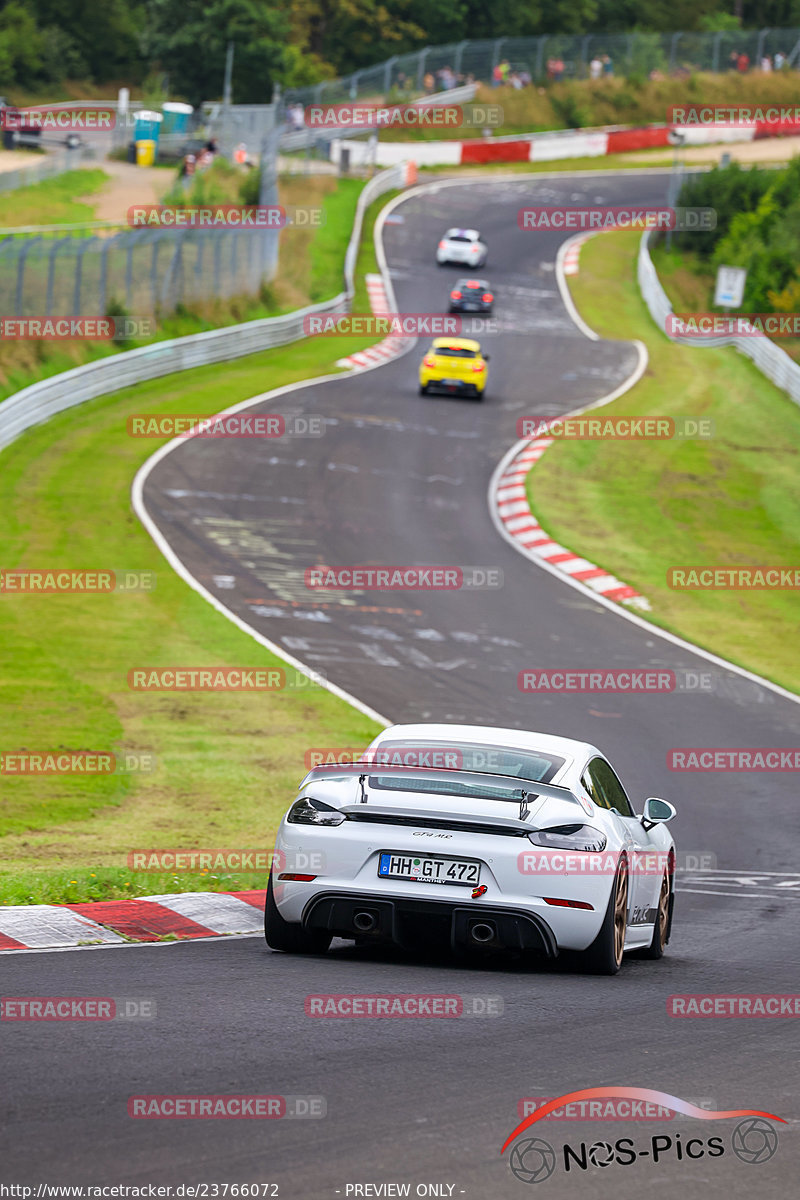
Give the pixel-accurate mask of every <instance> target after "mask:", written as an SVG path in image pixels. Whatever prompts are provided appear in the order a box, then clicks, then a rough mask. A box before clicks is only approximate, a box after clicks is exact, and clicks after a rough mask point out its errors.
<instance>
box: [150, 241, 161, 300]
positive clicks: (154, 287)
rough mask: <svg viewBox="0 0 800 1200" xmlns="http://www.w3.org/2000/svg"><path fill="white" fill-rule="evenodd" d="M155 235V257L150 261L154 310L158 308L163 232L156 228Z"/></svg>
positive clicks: (151, 296) (151, 295)
mask: <svg viewBox="0 0 800 1200" xmlns="http://www.w3.org/2000/svg"><path fill="white" fill-rule="evenodd" d="M154 233H155V237H154V238H153V257H152V260H151V262H150V299H151V303H152V305H153V312H155V311H156V310H157V308H158V247H159V243H160V241H161V234H160V232H159V231H158V230H154Z"/></svg>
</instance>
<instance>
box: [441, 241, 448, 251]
mask: <svg viewBox="0 0 800 1200" xmlns="http://www.w3.org/2000/svg"><path fill="white" fill-rule="evenodd" d="M446 245H447V242H439V249H440V250H444V248H445V246H446Z"/></svg>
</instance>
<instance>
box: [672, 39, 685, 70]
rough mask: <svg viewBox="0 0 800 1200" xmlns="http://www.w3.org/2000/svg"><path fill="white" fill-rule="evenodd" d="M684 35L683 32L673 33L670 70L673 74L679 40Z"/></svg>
mask: <svg viewBox="0 0 800 1200" xmlns="http://www.w3.org/2000/svg"><path fill="white" fill-rule="evenodd" d="M682 37H683V34H682V33H673V35H672V38H671V40H670V43H669V72H670V74H672V72H673V70H674V68H675V52H676V50H677V49H678V42H679V41H680V40H681V38H682Z"/></svg>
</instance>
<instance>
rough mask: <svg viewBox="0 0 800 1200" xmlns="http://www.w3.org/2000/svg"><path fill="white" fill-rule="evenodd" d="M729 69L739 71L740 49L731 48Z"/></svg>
mask: <svg viewBox="0 0 800 1200" xmlns="http://www.w3.org/2000/svg"><path fill="white" fill-rule="evenodd" d="M728 70H729V71H738V70H739V51H738V50H731V52H730V54H729V55H728Z"/></svg>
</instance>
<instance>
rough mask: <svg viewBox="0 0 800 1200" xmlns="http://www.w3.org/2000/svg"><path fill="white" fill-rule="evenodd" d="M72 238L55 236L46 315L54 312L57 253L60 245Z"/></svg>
mask: <svg viewBox="0 0 800 1200" xmlns="http://www.w3.org/2000/svg"><path fill="white" fill-rule="evenodd" d="M71 240H72V239H71V238H68V237H65V238H53V241H52V244H51V246H50V253H49V255H48V261H47V291H46V294H45V301H44V315H45V316H46V317H50V316H52V314H53V291H54V290H55V274H56V255H57V254H58V248H59V246H65V245H67V244H68V243H69V242H70V241H71Z"/></svg>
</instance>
